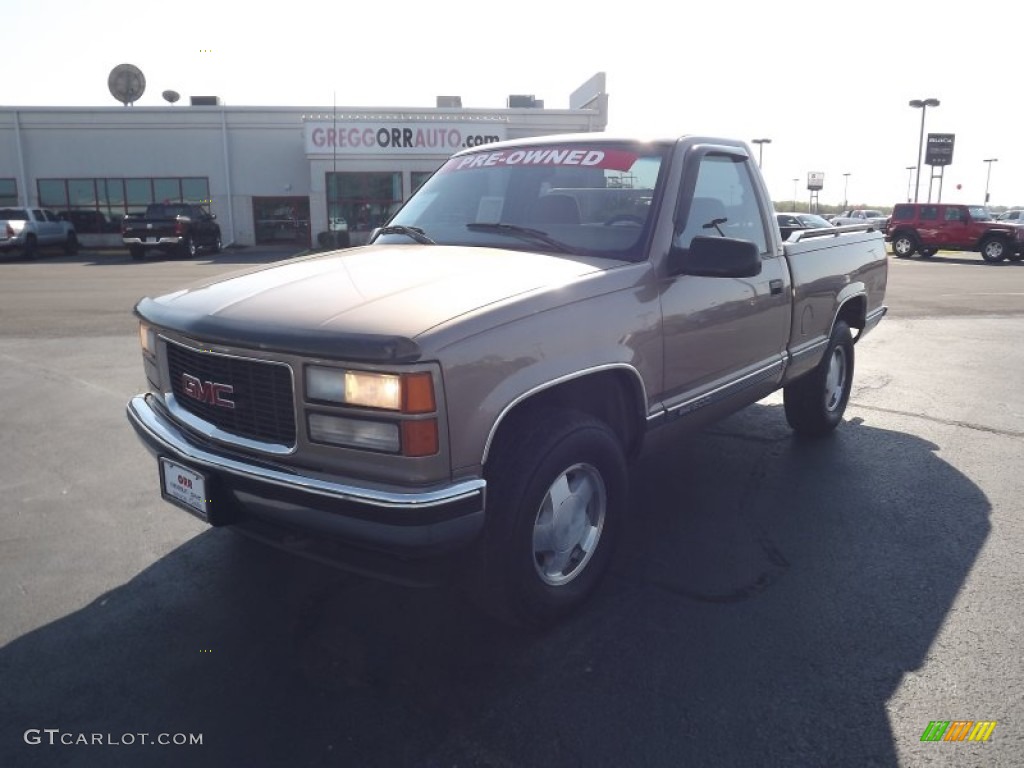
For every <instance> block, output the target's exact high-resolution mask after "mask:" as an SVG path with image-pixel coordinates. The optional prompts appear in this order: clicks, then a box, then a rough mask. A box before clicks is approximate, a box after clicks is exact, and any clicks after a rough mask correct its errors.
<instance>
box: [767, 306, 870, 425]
mask: <svg viewBox="0 0 1024 768" xmlns="http://www.w3.org/2000/svg"><path fill="white" fill-rule="evenodd" d="M852 388H853V337H852V335H851V334H850V326H848V325H847V324H846V323H845V322H843V321H842V320H837V321H836V324H835V327H834V328H833V329H832V336H831V338H830V339H829V343H828V349H827V350H826V352H825V358H824V359H823V360H822V361H821V363H819V364H818V367H817V368H815V369H814V370H813V371H811V372H810V373H808V374H806V375H805V376H801V377H800V378H799V379H797V380H796V381H794V382H793V383H792V384H789V385H788V386H787V387H786V388H785V389H784V390H783V393H782V394H783V402H784V403H785V407H786V421H788V422H789V426H790V427H792V428H793V431H795V432H796V433H797V434H798V435H801V436H803V437H823V436H825V435H827V434H829V433H830V432H832V430H834V429H835V428H836V427H837V426H839V422H840V421H842V419H843V412H844V411H845V410H846V404H847V403H848V402H849V400H850V391H851V389H852Z"/></svg>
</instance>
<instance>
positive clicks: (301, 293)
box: [136, 245, 622, 362]
mask: <svg viewBox="0 0 1024 768" xmlns="http://www.w3.org/2000/svg"><path fill="white" fill-rule="evenodd" d="M621 264H622V262H619V261H614V260H609V259H597V258H588V257H581V256H566V255H558V256H555V255H546V254H539V253H532V252H526V251H514V250H502V249H495V248H480V247H463V246H443V245H438V246H430V245H408V246H407V245H377V246H367V247H363V248H354V249H352V250H347V251H335V252H331V253H328V254H323V255H316V256H311V257H307V258H303V259H296V260H294V261H290V262H284V263H279V264H276V265H271V266H269V267H263V268H260V269H258V270H255V271H249V272H246V273H243V274H239V275H235V276H232V277H228V278H222V279H218V280H217V281H215V282H209V283H206V284H202V285H199V286H195V287H192V288H188V289H185V290H181V291H177V292H175V293H170V294H167V295H165V296H160V297H158V298H155V299H151V298H146V299H143V300H142V301H140V302H139V304H138V306H137V307H136V313H137V314H138V315H139V316H140V317H141V318H143V319H144V320H147V321H149V322H152V323H153V324H155V325H157V326H160V327H163V328H166V329H169V330H175V331H178V332H180V333H183V334H185V335H188V336H192V337H194V338H196V339H197V340H200V341H207V342H211V343H220V344H230V345H233V346H245V347H251V348H256V349H274V350H279V351H287V352H292V353H298V354H307V355H314V356H321V357H331V358H339V359H356V360H372V361H380V362H386V361H390V362H397V361H410V360H415V359H417V358H418V357H419V349H418V347H417V345H416V343H415V338H416V337H417V336H419V335H421V334H422V333H424V332H426V331H428V330H430V329H431V328H435V327H436V326H438V325H441V324H443V323H446V322H449V321H452V320H454V319H456V318H458V317H460V316H462V315H468V314H470V313H474V312H476V311H478V310H481V309H483V308H485V307H487V306H489V305H494V304H498V303H501V302H504V301H507V300H509V299H512V298H513V297H516V296H519V295H522V294H527V293H532V292H535V291H537V290H539V289H543V288H554V287H560V286H564V285H566V284H567V283H569V282H573V281H575V280H577V279H579V278H581V277H582V276H584V275H588V274H592V273H594V272H600V271H602V270H605V269H608V268H611V267H613V266H617V265H621Z"/></svg>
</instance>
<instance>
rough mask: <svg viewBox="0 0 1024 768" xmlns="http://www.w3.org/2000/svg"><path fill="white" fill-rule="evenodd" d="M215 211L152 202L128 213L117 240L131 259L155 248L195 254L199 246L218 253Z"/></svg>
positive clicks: (138, 257) (185, 254) (218, 233)
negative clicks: (119, 238) (123, 245)
mask: <svg viewBox="0 0 1024 768" xmlns="http://www.w3.org/2000/svg"><path fill="white" fill-rule="evenodd" d="M216 219H217V217H216V215H214V214H212V213H210V212H209V211H207V210H206V209H205V208H203V207H202V206H201V205H192V204H190V203H153V204H151V205H149V206H147V207H146V212H145V213H143V214H138V213H130V214H128V215H127V216H125V217H124V219H123V220H122V221H121V240H122V242H123V243H124V244H125V245H126V246H128V250H129V252H130V253H131V255H132V258H133V259H136V260H138V259H141V258H142V257H143V256H144V255H145V253H146V251H147V250H152V249H157V250H161V251H165V252H171V253H177V254H181V255H182V256H188V257H191V256H195V255H196V254H197V253H199V249H200V248H209V249H210V250H211V251H212V252H213V253H220V249H221V239H220V226H219V225H218V224H217V221H216Z"/></svg>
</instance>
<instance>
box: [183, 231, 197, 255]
mask: <svg viewBox="0 0 1024 768" xmlns="http://www.w3.org/2000/svg"><path fill="white" fill-rule="evenodd" d="M197 253H199V249H198V248H197V247H196V241H195V240H193V239H192V236H191V235H189V236H188V237H186V238H185V239H184V240H183V241H182V243H181V255H182V256H184V257H185V258H186V259H194V258H195V257H196V254H197Z"/></svg>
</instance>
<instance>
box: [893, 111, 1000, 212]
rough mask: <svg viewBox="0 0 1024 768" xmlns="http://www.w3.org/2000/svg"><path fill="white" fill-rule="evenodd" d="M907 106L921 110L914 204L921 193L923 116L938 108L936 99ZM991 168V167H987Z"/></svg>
mask: <svg viewBox="0 0 1024 768" xmlns="http://www.w3.org/2000/svg"><path fill="white" fill-rule="evenodd" d="M908 104H909V105H910V106H911V107H913V108H914V109H920V110H921V136H920V138H918V140H917V180H916V182H915V183H914V202H915V203H916V202H917V196H918V194H919V193H920V191H921V154H922V152H924V116H925V113H926V112H927V111H928V107H937V106H939V100H938V99H934V98H932V99H912V100H911V101H910V102H908ZM989 167H991V166H989Z"/></svg>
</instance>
